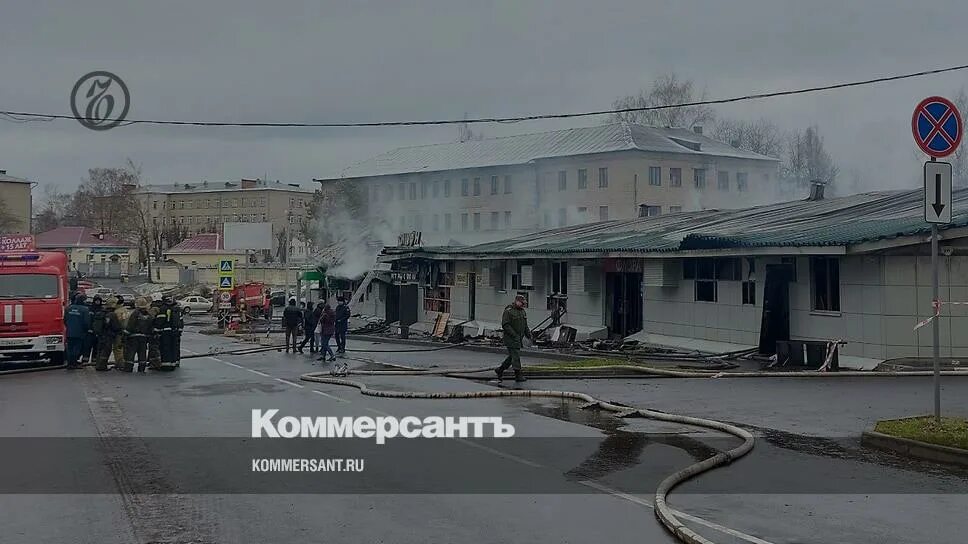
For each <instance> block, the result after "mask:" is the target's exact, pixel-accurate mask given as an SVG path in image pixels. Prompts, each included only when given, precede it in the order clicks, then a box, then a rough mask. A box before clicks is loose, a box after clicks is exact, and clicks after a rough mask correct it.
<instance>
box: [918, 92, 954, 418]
mask: <svg viewBox="0 0 968 544" xmlns="http://www.w3.org/2000/svg"><path fill="white" fill-rule="evenodd" d="M911 132H912V133H913V134H914V141H915V142H916V143H917V144H918V147H920V148H921V151H924V152H925V153H926V154H927V155H929V156H930V157H931V160H930V161H928V162H926V163H924V220H925V221H926V222H928V223H930V224H931V298H932V301H931V306H932V309H933V310H934V319H933V320H932V323H931V329H932V331H931V332H932V336H933V344H934V345H933V348H932V355H933V359H934V420H935V422H936V423H941V323H940V322H939V320H940V317H941V299H940V297H939V286H938V284H939V281H938V276H939V271H938V225H947V224H948V223H951V164H950V163H946V162H937V160H938V158H939V157H947V156H948V155H950V154H952V153H954V152H955V150H957V149H958V145H959V144H960V143H961V136H962V134H963V132H964V131H963V125H962V121H961V114H960V113H959V112H958V108H956V107H955V105H954V104H953V103H952V102H951V101H950V100H948V99H945V98H942V97H940V96H930V97H928V98H925V99H924V100H922V101H921V102H920V103H918V105H917V106H916V107H915V108H914V115H913V116H912V117H911Z"/></svg>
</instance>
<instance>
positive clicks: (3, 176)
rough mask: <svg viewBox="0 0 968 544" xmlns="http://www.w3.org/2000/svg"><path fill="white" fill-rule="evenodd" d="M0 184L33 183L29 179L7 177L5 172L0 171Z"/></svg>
mask: <svg viewBox="0 0 968 544" xmlns="http://www.w3.org/2000/svg"><path fill="white" fill-rule="evenodd" d="M0 182H4V183H33V182H32V181H30V180H29V179H23V178H15V177H13V176H8V175H7V171H6V170H0Z"/></svg>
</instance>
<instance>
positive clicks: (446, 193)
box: [444, 179, 450, 198]
mask: <svg viewBox="0 0 968 544" xmlns="http://www.w3.org/2000/svg"><path fill="white" fill-rule="evenodd" d="M444 198H450V180H449V179H445V180H444Z"/></svg>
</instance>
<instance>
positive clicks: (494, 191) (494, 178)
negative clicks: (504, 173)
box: [491, 176, 498, 195]
mask: <svg viewBox="0 0 968 544" xmlns="http://www.w3.org/2000/svg"><path fill="white" fill-rule="evenodd" d="M497 189H498V183H497V176H491V194H492V195H496V194H497Z"/></svg>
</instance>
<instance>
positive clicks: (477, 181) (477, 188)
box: [474, 178, 481, 196]
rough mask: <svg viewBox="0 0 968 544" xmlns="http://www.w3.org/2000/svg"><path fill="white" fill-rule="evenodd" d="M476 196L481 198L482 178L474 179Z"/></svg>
mask: <svg viewBox="0 0 968 544" xmlns="http://www.w3.org/2000/svg"><path fill="white" fill-rule="evenodd" d="M474 196H481V178H474Z"/></svg>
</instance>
